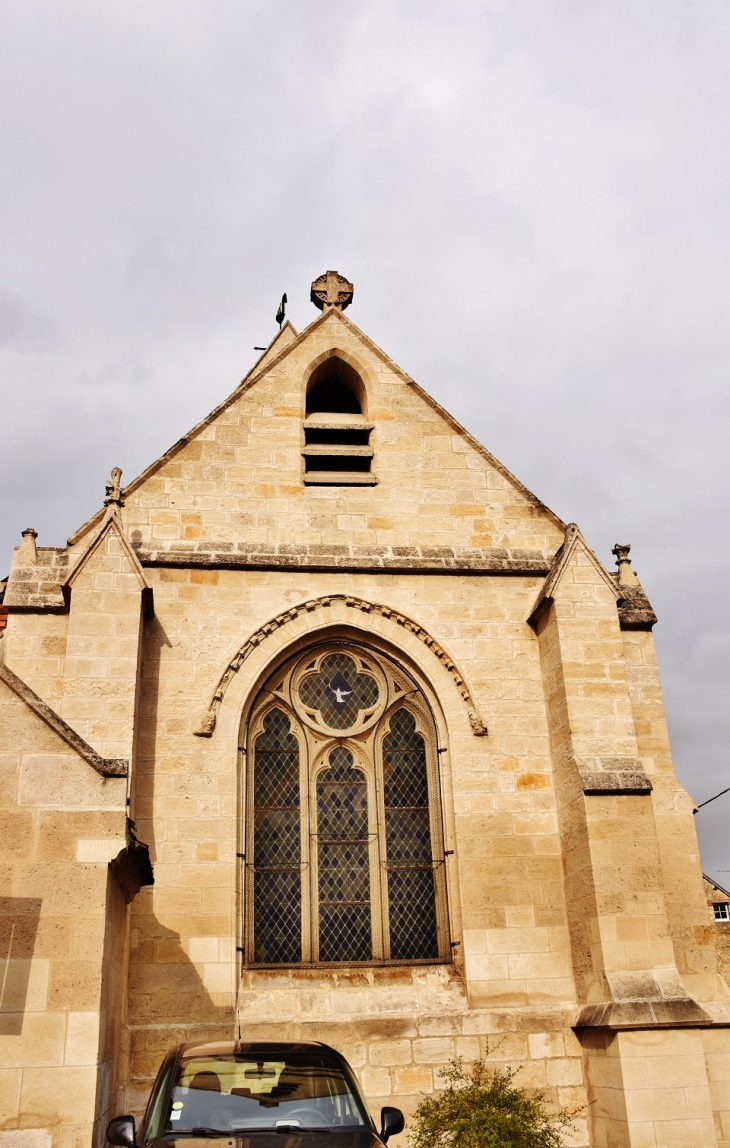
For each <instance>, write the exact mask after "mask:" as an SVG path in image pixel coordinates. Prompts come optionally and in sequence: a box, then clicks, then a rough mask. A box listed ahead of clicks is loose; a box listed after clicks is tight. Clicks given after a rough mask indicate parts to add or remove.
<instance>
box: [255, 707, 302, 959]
mask: <svg viewBox="0 0 730 1148" xmlns="http://www.w3.org/2000/svg"><path fill="white" fill-rule="evenodd" d="M253 795H254V850H253V852H254V857H253V862H254V897H253V900H254V954H255V960H256V961H257V962H262V963H266V964H293V963H296V962H298V961H301V959H302V938H301V929H302V925H301V921H302V917H301V877H300V868H299V867H300V861H301V842H300V825H299V744H298V742H297V739H296V738H295V736H294V734H293V733H292V732H291V724H290V722H289V718H288V717H287V716H286V714H285V713H283V712H282V711H281V710H278V709H274V710H271V712H270V713H268V714H267V715H266V717H265V718H264V728H263V731H262V732H261V733H260V734H259V735H258V737H257V738H256V742H255V745H254V780H253Z"/></svg>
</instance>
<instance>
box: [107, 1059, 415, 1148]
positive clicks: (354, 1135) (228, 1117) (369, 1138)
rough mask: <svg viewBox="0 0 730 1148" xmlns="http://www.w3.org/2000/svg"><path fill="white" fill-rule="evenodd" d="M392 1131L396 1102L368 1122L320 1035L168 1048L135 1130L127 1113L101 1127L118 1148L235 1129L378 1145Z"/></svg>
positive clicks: (293, 1145) (268, 1141)
mask: <svg viewBox="0 0 730 1148" xmlns="http://www.w3.org/2000/svg"><path fill="white" fill-rule="evenodd" d="M402 1131H403V1114H402V1112H400V1111H399V1110H398V1109H397V1108H383V1109H382V1111H381V1127H380V1131H379V1132H378V1131H377V1129H376V1127H375V1124H374V1123H373V1120H372V1117H371V1116H370V1114H369V1112H368V1110H367V1107H366V1105H365V1102H364V1101H363V1098H362V1095H361V1093H360V1089H359V1087H358V1084H357V1081H356V1080H355V1076H354V1074H353V1072H352V1069H351V1068H350V1066H349V1064H348V1063H347V1061H346V1060H345V1058H344V1057H343V1056H340V1054H339V1052H336V1051H335V1050H334V1049H333V1048H329V1047H328V1046H327V1045H326V1044H318V1043H315V1042H313V1041H312V1042H309V1041H306V1042H305V1041H302V1042H298V1043H292V1044H273V1043H271V1044H270V1043H265V1044H264V1043H258V1044H245V1043H241V1042H240V1041H239V1042H237V1043H234V1042H230V1043H225V1044H223V1043H221V1044H183V1045H180V1047H179V1048H176V1049H174V1050H173V1051H172V1052H170V1053H169V1054H168V1056H167V1057H166V1058H165V1060H164V1062H163V1064H162V1067H161V1068H160V1071H159V1072H158V1074H157V1080H156V1081H155V1084H154V1088H153V1089H152V1092H151V1094H150V1099H149V1102H148V1104H147V1111H146V1112H145V1114H144V1118H143V1120H142V1124H141V1126H140V1128H139V1130H137V1129H136V1128H135V1121H134V1117H133V1116H118V1117H117V1118H116V1119H115V1120H112V1121H111V1122H110V1124H109V1127H108V1128H107V1133H106V1134H107V1139H108V1140H109V1143H110V1144H118V1145H120V1146H121V1148H135V1146H137V1148H152V1146H159V1148H162V1146H163V1145H164V1146H165V1148H170V1146H171V1145H172V1143H173V1141H176V1140H180V1141H183V1140H184V1141H185V1145H186V1148H187V1145H190V1148H193V1144H194V1142H195V1141H196V1140H209V1139H212V1138H218V1137H220V1138H222V1139H226V1140H228V1144H229V1145H233V1144H234V1141H236V1140H241V1139H242V1138H245V1140H246V1142H247V1143H246V1145H245V1148H380V1146H381V1145H382V1144H384V1143H385V1142H386V1141H387V1140H388V1137H389V1136H394V1135H396V1133H398V1132H402ZM282 1135H285V1136H288V1137H296V1140H290V1141H289V1142H288V1144H287V1143H286V1141H283V1140H282ZM318 1141H319V1142H320V1144H319V1145H318Z"/></svg>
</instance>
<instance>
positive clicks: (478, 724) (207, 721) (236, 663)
mask: <svg viewBox="0 0 730 1148" xmlns="http://www.w3.org/2000/svg"><path fill="white" fill-rule="evenodd" d="M334 602H344V604H345V605H346V606H349V607H351V608H352V609H354V610H362V612H363V613H365V614H380V616H381V617H383V618H389V619H390V620H391V621H393V622H396V623H397V625H399V626H403V628H404V629H405V630H408V631H409V633H411V634H414V635H415V637H417V638H419V639H420V640H421V641H422V642H423V644H424V645H425V646H427V647H428V649H429V650H430V651H431V653H432V654H435V655H436V657H437V658H438V659H439V661H440V662H441V664H442V665H443V666H444V668H445V669H446V670H447V671H448V673H449V674H450V675H451V677H452V678H453V680H454V684H455V685H456V688H457V690H458V691H459V694H460V695H461V698H462V700H463V702H464V705H465V706H466V712H467V714H468V715H469V724H470V725H471V729H472V733H473V734H474V735H475V737H484V735H485V734H486V733H487V732H488V730H487V727H486V725H485V724H484V722H483V721H482V718H481V716H480V714H479V711H478V710H477V707H476V705H475V703H474V699H473V697H472V694H471V690H470V689H469V686H468V685H467V684H466V681H465V680H464V676H463V674H461V673H460V672H459V669H458V668H457V666H456V664H455V662H454V661H453V659H452V658H451V657H450V656H449V655H448V654H447V652H446V650H444V648H443V647H442V646H440V645H439V643H438V642H437V641H436V640H435V639H434V638H432V637H431V635H430V634H429V633H428V631H427V630H424V629H423V627H422V626H419V625H418V623H417V622H414V621H413V620H412V619H411V618H408V617H407V616H406V615H405V614H401V613H400V612H399V611H398V610H392V609H391V608H390V606H382V605H381V604H380V603H378V602H367V601H365V600H364V599H363V598H353V597H352V596H351V595H350V594H326V595H325V596H324V597H322V598H310V599H309V600H308V601H306V602H298V603H297V605H296V606H292V607H291V609H289V610H284V611H282V613H281V614H277V615H276V617H275V618H272V619H271V620H270V621H269V622H266V623H265V625H263V626H261V627H259V629H258V630H256V631H254V633H253V634H252V635H251V637H250V638H249V639H248V641H246V642H245V643H244V644H243V646H241V648H240V650H239V651H238V653H237V654H236V656H235V657H234V658H231V660H230V662H229V663H228V665H227V666H226V668H225V670H224V671H223V673H222V674H221V676H220V678H219V680H218V684H217V686H216V688H215V690H214V692H213V696H212V698H211V699H210V703H209V705H208V708H207V710H206V711H205V713H204V714H203V717H202V720H201V722H200V724H199V725H198V728H197V729H196V730H194V733H195V735H196V737H211V735H212V733H213V731H214V729H215V725H216V721H217V718H218V710H219V709H220V707H221V703H222V701H223V698H224V697H225V694H226V690H227V689H228V687H229V685H230V684H231V681H232V680H233V677H234V675H235V674H237V673H238V671H239V670H240V668H241V666H242V665H243V663H244V662H245V661H246V660H247V658H249V657H250V656H251V654H252V653H253V652H254V650H256V649H257V647H258V646H260V645H261V643H262V642H264V641H265V640H266V639H267V638H268V637H269V635H270V634H273V633H274V632H275V631H276V630H279V629H280V628H281V627H282V626H286V625H287V624H288V623H289V622H294V621H296V619H297V618H299V617H300V616H301V615H302V614H311V613H312V612H313V611H314V610H322V609H325V608H326V607H329V606H332V604H333V603H334Z"/></svg>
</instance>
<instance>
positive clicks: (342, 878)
mask: <svg viewBox="0 0 730 1148" xmlns="http://www.w3.org/2000/svg"><path fill="white" fill-rule="evenodd" d="M297 683H298V684H297ZM274 693H275V695H276V696H277V698H278V699H279V700H278V701H277V702H276V704H275V708H273V709H271V708H269V707H270V706H271V704H272V694H274ZM394 698H400V699H401V702H400V703H398V702H394V701H393V699H394ZM262 712H263V714H264V717H263V726H262V725H261V720H260V715H261V713H262ZM313 712H316V713H318V714H319V718H318V719H317V720H315V719H313V718H312V713H313ZM257 715H258V716H257ZM365 718H367V720H363V719H365ZM251 722H252V723H253V725H254V727H255V730H256V733H255V735H254V738H253V753H250V754H249V757H248V761H249V764H250V767H251V775H250V786H249V789H248V799H247V800H248V806H247V808H248V817H249V822H248V824H249V826H250V832H251V834H252V835H253V841H252V843H251V844H250V845H249V847H248V859H247V861H246V872H247V882H248V883H247V886H246V889H247V892H246V914H247V932H246V949H245V951H246V954H247V956H246V960H247V962H248V963H250V964H266V965H280V966H281V965H296V964H301V963H304V964H324V965H328V964H332V963H340V964H344V963H349V962H352V963H366V964H367V963H383V962H388V961H400V962H410V961H434V960H439V959H440V960H448V959H450V958H451V948H450V944H449V939H448V931H447V924H446V920H445V911H446V910H445V906H446V888H445V867H444V864H443V862H444V854H443V842H442V839H441V829H440V816H441V814H440V807H439V784H438V756H437V753H436V732H435V726H434V723H433V719H432V716H431V713H430V710H429V708H428V705H427V703H426V700H425V698H424V697H423V695H422V694H421V693H420V691H419V690H418V688H417V687H416V685H415V683H414V682H413V681H412V679H411V678H410V677H409V676H408V675H407V673H406V672H405V670H403V669H402V668H401V667H398V666H396V665H395V664H394V663H391V662H390V661H389V659H387V658H385V657H384V656H382V655H381V654H377V655H375V654H374V653H373V652H372V651H369V652H368V653H367V654H365V655H362V656H361V655H360V653H359V652H358V651H357V650H355V649H351V648H347V647H345V648H342V647H340V646H339V644H338V643H332V644H331V645H329V646H328V647H324V650H321V649H320V651H319V652H315V653H312V652H311V651H309V652H306V651H305V652H300V653H299V654H297V655H296V656H293V657H292V658H291V660H290V661H289V662H288V663H285V664H284V665H283V666H281V667H280V668H279V670H278V671H277V673H276V675H275V676H272V678H271V681H270V683H269V684H268V685H267V687H265V688H264V690H262V694H261V698H260V700H259V701H258V702H257V703H256V704H255V705H254V707H253V710H252V718H251ZM353 727H355V728H354V729H353ZM323 762H324V767H323V765H322V763H323Z"/></svg>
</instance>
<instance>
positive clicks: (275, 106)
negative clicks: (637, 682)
mask: <svg viewBox="0 0 730 1148" xmlns="http://www.w3.org/2000/svg"><path fill="white" fill-rule="evenodd" d="M729 112H730V5H729V4H728V2H727V0H588V2H586V0H448V2H441V0H438V2H437V0H363V2H360V3H356V2H354V0H342V2H339V3H335V2H334V0H318V2H314V0H276V2H273V0H258V2H253V0H248V2H247V0H198V2H194V0H152V2H150V0H103V2H102V0H64V2H63V3H62V4H59V3H58V0H11V2H8V0H0V133H1V137H2V138H1V142H0V156H1V159H0V212H1V213H2V221H3V228H2V242H1V243H0V385H1V386H2V413H1V416H0V451H1V458H0V483H1V486H0V490H1V492H2V519H1V522H0V533H1V535H2V537H1V538H0V565H1V566H2V569H1V570H0V574H3V573H5V572H6V571H7V568H8V566H9V563H10V555H11V551H12V547H13V546H14V545H16V544H17V543H18V542H19V541H20V531H21V530H22V529H23V528H24V527H25V526H29V525H30V526H34V527H35V528H36V529H37V530H38V531H39V533H40V536H39V539H38V541H39V544H41V545H62V544H63V543H64V542H65V540H66V538H67V537H68V535H69V534H70V533H71V532H72V531H73V530H74V529H75V528H76V527H77V526H78V525H79V524H80V523H81V522H83V521H84V519H85V518H86V517H87V516H88V515H90V514H91V513H92V512H93V511H94V510H95V509H96V508H97V507H98V506H99V505H100V502H101V499H102V497H103V492H104V480H105V478H106V477H107V476H108V474H109V470H110V468H111V467H112V466H114V465H119V466H121V467H122V468H123V471H124V481H125V482H128V481H130V480H131V479H132V478H133V477H134V475H135V474H137V473H138V472H139V471H140V470H142V469H143V468H144V467H145V466H146V465H147V464H148V463H149V462H151V461H152V460H153V459H154V458H155V457H156V456H157V455H159V454H160V453H161V452H162V451H163V450H165V449H166V448H167V447H168V446H169V445H171V444H172V442H174V441H175V440H176V439H177V438H178V437H179V436H180V435H181V434H182V433H184V432H185V431H186V430H188V429H189V428H190V427H191V426H192V425H193V424H194V423H195V422H196V421H197V420H198V419H199V418H201V417H202V416H203V415H204V414H206V413H207V412H208V411H209V410H210V409H211V408H212V407H213V406H214V405H215V404H216V403H218V402H220V400H221V399H222V398H224V396H225V395H226V394H228V393H229V392H230V391H231V390H232V389H233V387H234V386H235V385H236V383H237V382H238V381H239V379H240V378H241V377H242V375H244V374H245V373H246V371H247V370H248V368H249V367H250V365H251V363H252V360H253V359H254V357H255V355H254V352H253V346H254V344H265V343H267V342H268V341H269V339H270V338H271V337H272V335H273V334H274V332H275V330H276V327H275V323H274V314H275V311H276V305H277V302H278V299H279V297H280V296H281V293H282V292H283V291H287V292H288V295H289V299H290V308H289V310H290V317H291V319H292V321H293V323H294V324H295V326H297V327H298V328H299V329H301V327H303V326H304V325H305V324H306V323H307V322H309V321H310V320H311V319H312V318H313V317H314V316H315V314H316V312H315V311H314V310H313V308H312V305H311V304H310V303H309V284H310V282H311V280H312V279H313V278H314V277H315V276H316V275H318V274H320V273H321V272H322V271H324V270H326V269H327V268H336V269H337V270H339V271H340V272H341V273H343V274H345V275H346V276H347V277H348V278H350V279H351V280H353V281H354V283H355V302H354V303H353V305H352V307H351V309H350V311H349V312H348V314H349V315H350V316H351V318H352V319H353V320H354V321H355V322H356V323H358V324H359V325H360V326H361V327H363V328H364V329H365V330H366V331H367V332H368V334H370V335H371V336H372V337H373V338H374V339H375V340H376V342H378V343H379V344H380V345H381V346H382V347H383V348H384V349H385V350H386V351H387V352H388V353H389V354H391V355H392V357H393V358H395V360H396V361H397V362H398V363H400V364H401V366H403V367H404V368H405V369H406V370H407V371H408V372H409V373H410V374H412V375H413V376H414V377H415V378H416V379H417V380H418V382H420V383H421V384H422V385H423V386H424V387H426V389H427V390H429V391H430V392H431V394H433V395H435V396H436V398H438V399H439V400H440V401H441V402H442V403H444V405H445V406H446V407H447V408H448V409H449V410H451V411H452V412H453V413H454V414H455V415H456V417H457V418H459V419H460V420H461V421H462V422H463V423H464V424H465V425H466V426H467V427H468V428H469V430H471V431H472V432H473V433H474V434H475V435H476V436H477V437H478V438H479V439H480V440H481V441H482V442H483V443H484V444H485V445H486V446H487V447H488V448H489V449H490V450H491V451H493V452H494V453H495V454H496V455H497V456H498V457H499V458H500V459H501V460H502V461H503V462H504V463H505V464H506V465H507V466H508V467H510V468H511V469H512V470H513V471H514V472H515V473H516V474H517V475H518V476H519V478H521V479H522V480H523V481H524V482H525V483H526V485H527V486H528V487H530V488H531V489H532V490H534V491H535V492H536V493H537V494H538V495H539V496H540V497H541V498H542V499H543V500H544V501H545V502H547V503H548V505H549V506H551V507H552V508H553V509H554V510H555V511H556V513H557V514H559V515H560V516H561V518H563V519H564V520H565V521H576V522H578V523H579V524H580V526H581V528H582V529H583V531H584V533H585V535H586V537H587V538H588V540H589V542H590V544H591V545H592V546H593V547H594V548H595V549H596V551H597V553H598V554H599V555H600V557H601V558H602V559H603V560H604V562H606V563H607V564H611V563H612V556H611V553H610V548H611V546H612V545H613V544H614V543H615V542H616V541H620V542H630V543H632V544H633V551H632V557H633V559H634V564H635V567H636V569H637V570H638V572H639V574H640V576H641V578H642V580H643V583H644V586H645V588H646V590H647V591H648V593H649V595H650V598H651V600H652V603H653V604H654V607H655V609H656V611H657V613H658V615H659V625H658V626H657V627H656V629H655V636H656V640H657V644H658V648H659V655H660V662H661V669H662V676H663V683H664V689H665V694H666V701H667V709H668V715H669V723H670V729H671V733H672V739H673V746H674V752H675V760H676V766H677V770H678V773H679V775H680V777H681V779H682V780H683V782H684V783H685V784H686V785H687V786H688V788H689V790H690V792H691V793H692V795H693V797H694V798H695V800H697V801H702V800H704V799H705V798H707V797H710V796H711V795H712V794H714V793H716V792H717V791H718V790H720V789H722V788H724V787H725V786H726V785H728V786H730V767H729V765H730V754H729V751H728V742H729V741H730V704H729V702H730V698H729V696H728V687H729V686H730V611H729V610H728V601H727V590H726V586H727V582H728V576H729V574H730V543H729V541H728V469H729V461H728V460H729V458H730V450H729V449H728V437H729V436H728V419H729V415H730V393H729V388H728V371H729V365H730V354H729V334H730V332H729V327H730V323H729V319H728V314H729V309H730V307H729V305H730V270H729V269H730V227H729V225H728V205H729V204H730V194H729V193H730V186H729V184H730V131H729V126H728V125H729V114H728V113H729ZM729 816H730V794H728V796H727V797H725V798H720V800H719V801H717V802H715V803H714V804H713V805H711V806H709V807H708V809H707V810H703V811H701V812H700V814H698V817H697V822H698V827H699V828H700V831H701V839H702V846H703V861H704V867H705V869H706V871H708V872H710V873H711V874H713V875H716V876H717V878H718V879H719V880H720V881H721V882H722V883H724V884H726V885H728V886H729V887H730V840H729V838H728V833H727V830H726V825H727V822H728V817H729Z"/></svg>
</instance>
